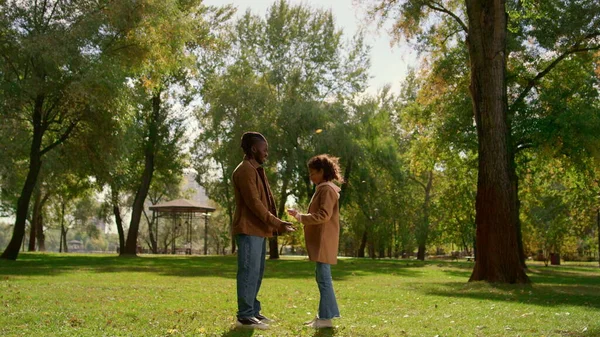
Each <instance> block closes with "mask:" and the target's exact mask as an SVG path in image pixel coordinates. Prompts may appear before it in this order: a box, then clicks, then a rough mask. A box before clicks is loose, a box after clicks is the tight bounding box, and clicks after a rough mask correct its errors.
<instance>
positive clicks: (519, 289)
mask: <svg viewBox="0 0 600 337" xmlns="http://www.w3.org/2000/svg"><path fill="white" fill-rule="evenodd" d="M444 273H446V274H449V275H452V276H455V277H464V276H466V277H468V276H469V275H470V272H466V271H460V270H445V271H444ZM530 276H531V279H532V282H533V283H532V284H528V285H510V284H489V283H484V282H474V283H462V282H447V283H443V284H438V285H436V288H435V289H434V290H431V288H430V290H425V293H426V294H427V295H435V296H443V297H448V298H452V297H454V298H461V299H476V300H482V301H496V302H507V303H509V302H517V303H529V304H533V305H538V306H569V305H570V306H582V307H589V308H594V309H600V278H598V277H597V276H596V277H592V276H589V275H581V274H576V273H568V274H565V273H560V272H554V271H552V270H546V271H543V272H540V271H539V268H534V269H531V270H530Z"/></svg>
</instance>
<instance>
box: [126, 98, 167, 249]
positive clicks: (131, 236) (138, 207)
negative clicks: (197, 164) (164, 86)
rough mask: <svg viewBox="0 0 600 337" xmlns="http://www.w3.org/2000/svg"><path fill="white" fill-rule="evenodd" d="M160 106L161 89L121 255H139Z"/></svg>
mask: <svg viewBox="0 0 600 337" xmlns="http://www.w3.org/2000/svg"><path fill="white" fill-rule="evenodd" d="M160 108H161V98H160V91H158V92H156V93H155V94H154V95H153V96H152V114H151V117H150V119H149V121H148V140H147V141H146V144H145V149H144V171H143V172H142V177H141V182H140V185H139V186H138V189H137V192H136V194H135V199H134V201H133V207H132V209H131V222H130V223H129V230H128V232H127V240H126V242H125V248H124V249H123V250H122V251H121V254H120V255H121V256H125V255H129V256H136V255H137V239H138V232H139V228H140V220H141V219H142V210H143V208H144V202H145V201H146V197H147V196H148V191H149V190H150V184H151V183H152V176H153V174H154V157H155V155H156V147H157V145H158V137H159V136H158V128H159V124H160V119H161V118H160Z"/></svg>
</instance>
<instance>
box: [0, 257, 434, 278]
mask: <svg viewBox="0 0 600 337" xmlns="http://www.w3.org/2000/svg"><path fill="white" fill-rule="evenodd" d="M236 261H237V260H236V257H235V256H164V255H162V256H148V255H145V256H141V257H137V258H120V257H118V256H115V255H108V256H98V255H71V254H64V255H58V254H40V253H36V254H33V253H29V254H22V255H21V257H20V259H19V260H17V261H9V262H7V263H0V275H3V276H11V275H12V276H17V275H19V276H34V275H47V276H57V275H60V274H63V273H68V272H75V271H86V272H97V273H118V272H146V273H154V274H159V275H165V276H179V277H223V278H230V279H235V277H236V273H237V262H236ZM426 265H427V264H426V263H423V262H422V261H403V260H378V262H377V263H373V262H372V260H370V259H340V260H339V263H338V265H336V266H333V267H332V274H333V279H334V280H344V279H347V278H349V277H360V276H366V275H372V274H389V275H400V276H405V277H413V276H418V272H417V271H416V270H414V268H419V267H423V266H426ZM314 273H315V264H314V262H310V261H308V260H307V259H282V260H269V261H267V263H266V270H265V278H280V279H305V278H313V277H314Z"/></svg>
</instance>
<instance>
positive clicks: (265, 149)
mask: <svg viewBox="0 0 600 337" xmlns="http://www.w3.org/2000/svg"><path fill="white" fill-rule="evenodd" d="M252 154H253V156H254V159H255V160H256V161H257V162H258V163H259V164H261V165H262V164H264V162H265V161H266V160H267V157H268V156H269V144H267V142H265V141H262V140H261V141H257V142H256V143H255V144H254V145H253V146H252Z"/></svg>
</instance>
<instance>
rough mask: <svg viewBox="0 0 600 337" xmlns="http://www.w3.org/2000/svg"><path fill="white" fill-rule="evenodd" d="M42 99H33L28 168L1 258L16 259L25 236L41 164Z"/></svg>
mask: <svg viewBox="0 0 600 337" xmlns="http://www.w3.org/2000/svg"><path fill="white" fill-rule="evenodd" d="M44 100H45V97H44V96H43V95H38V96H37V97H36V99H35V104H34V107H33V116H32V123H33V138H32V141H31V148H30V151H29V170H28V172H27V178H26V179H25V184H24V185H23V189H22V190H21V195H20V196H19V199H18V201H17V212H16V218H15V226H14V229H13V234H12V237H11V239H10V242H9V243H8V246H7V247H6V249H5V250H4V252H3V253H2V256H0V258H2V259H7V260H16V259H17V257H18V256H19V250H20V248H21V243H22V242H23V239H24V237H25V222H26V220H27V213H29V203H30V201H31V195H32V194H33V190H34V189H35V185H36V183H37V179H38V176H39V173H40V168H41V166H42V154H41V147H42V139H43V137H44V131H45V130H44V127H43V125H42V124H43V122H42V109H43V106H44Z"/></svg>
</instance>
